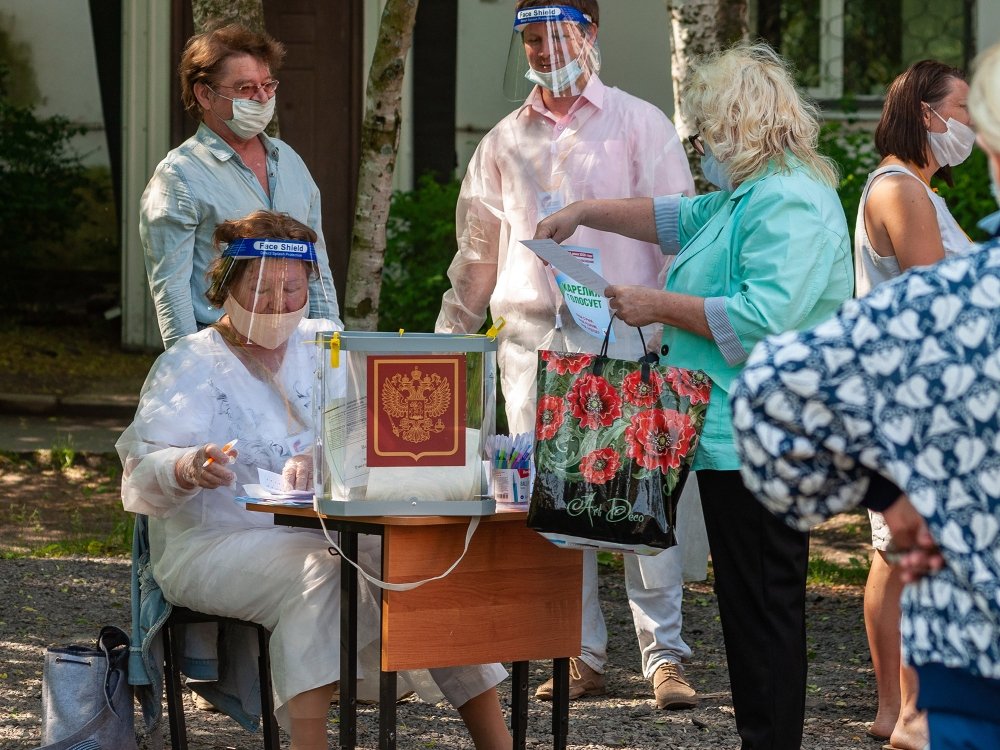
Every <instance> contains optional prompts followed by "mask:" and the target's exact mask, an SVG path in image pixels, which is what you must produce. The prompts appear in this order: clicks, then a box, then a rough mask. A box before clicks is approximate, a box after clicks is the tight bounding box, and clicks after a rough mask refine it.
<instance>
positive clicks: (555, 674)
mask: <svg viewBox="0 0 1000 750" xmlns="http://www.w3.org/2000/svg"><path fill="white" fill-rule="evenodd" d="M568 735H569V658H568V657H565V658H562V659H553V660H552V747H553V748H555V750H566V741H567V739H568Z"/></svg>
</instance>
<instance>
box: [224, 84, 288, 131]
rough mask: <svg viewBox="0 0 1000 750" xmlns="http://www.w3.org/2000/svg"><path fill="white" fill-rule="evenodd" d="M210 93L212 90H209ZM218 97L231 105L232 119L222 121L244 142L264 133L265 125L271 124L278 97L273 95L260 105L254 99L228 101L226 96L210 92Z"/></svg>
mask: <svg viewBox="0 0 1000 750" xmlns="http://www.w3.org/2000/svg"><path fill="white" fill-rule="evenodd" d="M209 91H212V89H209ZM212 93H213V94H215V95H216V96H218V97H221V98H222V99H228V100H229V101H231V102H232V103H233V117H232V119H231V120H223V122H224V123H226V125H228V126H229V129H230V130H232V131H233V133H235V134H236V135H237V136H238V137H240V138H242V139H243V140H245V141H249V140H250V139H251V138H255V137H256V136H258V135H260V134H261V133H263V132H264V128H266V127H267V124H268V123H269V122H271V118H272V117H274V106H275V103H276V102H277V100H278V96H277V95H274V96H272V97H271V98H270V99H268V100H267V101H266V102H264V103H263V104H261V103H260V102H258V101H257V100H255V99H229V97H228V96H222V94H218V93H216V92H215V91H212Z"/></svg>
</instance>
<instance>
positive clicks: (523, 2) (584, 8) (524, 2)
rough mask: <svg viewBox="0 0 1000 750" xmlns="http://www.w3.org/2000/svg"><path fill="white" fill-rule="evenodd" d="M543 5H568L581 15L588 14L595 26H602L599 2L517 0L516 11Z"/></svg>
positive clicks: (587, 0)
mask: <svg viewBox="0 0 1000 750" xmlns="http://www.w3.org/2000/svg"><path fill="white" fill-rule="evenodd" d="M542 5H566V6H568V7H570V8H576V9H577V10H578V11H580V12H581V13H586V14H587V15H588V16H590V20H591V21H593V22H594V26H600V25H601V18H600V16H601V11H600V9H599V8H598V7H597V0H517V3H516V4H515V5H514V10H515V11H519V10H521V8H537V7H539V6H542Z"/></svg>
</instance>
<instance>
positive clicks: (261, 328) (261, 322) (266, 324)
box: [222, 295, 309, 349]
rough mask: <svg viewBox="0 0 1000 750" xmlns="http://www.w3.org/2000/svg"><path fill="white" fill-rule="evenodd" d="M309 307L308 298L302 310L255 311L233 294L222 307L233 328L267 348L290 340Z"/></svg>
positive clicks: (275, 347) (275, 346) (276, 346)
mask: <svg viewBox="0 0 1000 750" xmlns="http://www.w3.org/2000/svg"><path fill="white" fill-rule="evenodd" d="M307 307H309V300H308V299H307V300H306V303H305V304H304V305H302V308H301V309H300V310H294V311H293V312H288V313H255V312H250V311H249V310H247V309H246V308H245V307H243V305H241V304H240V303H239V302H237V301H236V298H235V297H233V295H229V296H228V297H226V301H225V302H223V303H222V309H223V310H225V311H226V314H228V315H229V322H230V323H232V324H233V328H235V329H236V330H237V332H238V333H239V334H240V335H241V336H243V337H245V338H246V340H247V341H251V342H253V343H254V344H257V345H258V346H262V347H264V348H265V349H277V348H278V347H279V346H281V345H282V344H284V343H285V342H286V341H288V337H289V336H291V335H292V331H294V330H295V329H296V327H298V325H299V321H300V320H302V318H303V317H304V316H305V314H306V308H307Z"/></svg>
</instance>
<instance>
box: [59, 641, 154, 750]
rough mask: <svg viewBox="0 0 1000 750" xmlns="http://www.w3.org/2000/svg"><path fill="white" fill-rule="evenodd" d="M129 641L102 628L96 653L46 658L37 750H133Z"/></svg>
mask: <svg viewBox="0 0 1000 750" xmlns="http://www.w3.org/2000/svg"><path fill="white" fill-rule="evenodd" d="M128 654H129V639H128V636H127V635H126V634H125V633H124V631H122V630H121V629H119V628H116V627H114V626H113V625H105V626H104V627H103V628H101V632H100V635H99V636H98V638H97V646H96V648H95V647H93V646H81V645H70V646H59V647H52V648H49V649H48V650H46V652H45V664H44V667H43V670H42V747H41V748H40V750H135V749H136V742H135V718H134V717H135V712H134V708H133V705H132V688H131V687H130V686H129V684H128Z"/></svg>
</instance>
